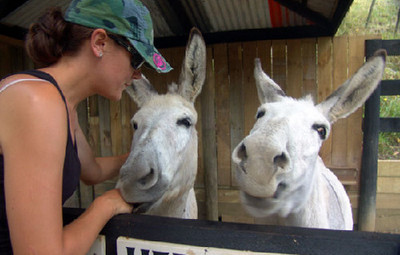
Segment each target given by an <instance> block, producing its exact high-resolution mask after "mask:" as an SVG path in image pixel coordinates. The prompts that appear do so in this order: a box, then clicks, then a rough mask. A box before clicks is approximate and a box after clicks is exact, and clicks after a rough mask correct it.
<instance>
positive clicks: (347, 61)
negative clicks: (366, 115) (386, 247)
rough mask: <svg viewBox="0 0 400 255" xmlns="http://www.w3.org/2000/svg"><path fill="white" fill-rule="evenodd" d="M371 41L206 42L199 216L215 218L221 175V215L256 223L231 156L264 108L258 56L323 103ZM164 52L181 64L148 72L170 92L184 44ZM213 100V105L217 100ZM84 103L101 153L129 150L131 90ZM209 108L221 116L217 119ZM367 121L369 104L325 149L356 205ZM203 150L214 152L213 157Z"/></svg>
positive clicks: (277, 76) (93, 191) (283, 81)
mask: <svg viewBox="0 0 400 255" xmlns="http://www.w3.org/2000/svg"><path fill="white" fill-rule="evenodd" d="M365 39H366V38H365V37H335V38H311V39H295V40H274V41H255V42H243V43H240V42H239V43H226V44H216V45H208V46H207V80H206V85H205V87H204V89H203V91H202V93H201V95H200V96H199V98H198V100H197V102H196V109H197V111H198V113H199V116H201V117H200V118H199V123H198V124H197V130H198V134H199V168H198V175H197V179H196V194H197V197H198V200H199V212H200V215H199V217H200V218H203V219H204V218H207V217H210V216H209V215H210V212H207V209H206V206H205V202H206V200H207V199H206V197H210V196H212V191H211V193H208V194H207V192H206V191H205V186H206V183H205V179H207V178H209V177H207V174H210V173H216V177H217V184H218V190H217V191H216V190H215V191H214V193H215V196H216V197H217V198H216V199H217V201H216V202H217V207H218V208H217V215H214V216H213V217H214V219H215V217H218V218H219V220H222V221H236V222H253V221H254V220H253V219H252V218H251V217H249V216H248V215H247V214H246V213H245V212H244V211H243V208H242V207H241V205H240V201H239V197H238V194H239V192H238V189H237V184H236V181H235V178H234V174H233V170H234V166H233V165H232V162H231V152H232V150H233V148H234V147H235V146H236V145H237V144H238V143H239V142H240V140H241V139H242V138H243V137H244V136H245V134H247V133H249V131H250V129H251V128H252V126H253V124H254V116H255V113H256V110H257V107H258V106H259V101H258V96H257V90H256V87H255V82H254V77H253V68H254V58H255V57H259V58H260V59H261V61H262V65H263V69H264V70H265V72H266V73H268V74H269V75H270V76H271V77H272V78H273V79H274V80H275V81H276V82H277V83H278V84H280V85H281V86H282V88H284V90H285V91H286V93H287V94H288V95H290V96H293V97H295V98H299V97H302V96H305V95H311V96H312V98H313V99H314V100H315V101H316V102H320V101H322V100H323V99H324V98H326V96H328V95H329V94H330V93H331V92H332V91H333V90H334V89H336V88H337V87H338V86H339V85H341V84H342V83H343V82H344V81H345V80H346V79H347V78H348V77H349V75H351V74H353V73H354V72H355V71H356V70H357V69H358V68H359V67H360V66H361V65H362V63H363V62H364V40H365ZM161 52H162V54H163V55H164V56H165V57H166V58H167V59H168V61H169V62H170V63H171V65H172V66H173V67H174V68H175V69H174V70H173V71H172V72H170V73H168V74H166V75H162V74H157V73H155V72H153V71H151V70H146V69H144V70H143V73H144V74H145V75H146V77H147V78H148V79H149V80H150V81H151V82H152V83H153V84H154V86H155V88H156V89H157V90H158V91H159V92H160V93H165V92H166V90H167V84H169V83H171V82H174V81H177V80H178V77H179V73H180V65H181V62H182V60H183V55H184V48H170V49H164V50H161ZM213 99H214V100H213ZM210 100H212V101H213V103H211V104H210V103H209V102H210ZM85 103H86V105H88V106H89V107H87V106H86V105H85V106H84V107H82V109H83V114H82V115H85V116H87V117H88V119H87V121H86V122H87V127H88V137H89V141H90V142H91V145H92V146H93V148H94V150H95V151H96V153H97V155H110V154H120V153H125V152H127V151H129V146H130V140H131V138H132V131H131V127H130V125H129V119H130V117H131V116H133V114H134V112H135V111H136V106H135V105H134V103H132V102H131V101H130V100H129V98H128V97H127V96H126V95H124V97H123V99H122V100H121V101H120V102H108V101H107V100H105V99H102V98H100V97H93V98H90V99H89V100H88V101H87V102H85ZM86 108H88V113H86V111H85V109H86ZM210 114H211V116H215V118H210ZM361 121H362V110H359V111H357V112H356V113H355V114H353V115H351V116H350V117H349V118H347V119H345V120H339V121H338V122H337V123H335V125H334V126H333V129H332V132H331V135H330V138H329V139H328V140H327V141H326V142H325V143H324V145H323V147H322V149H321V153H320V154H321V156H322V157H323V159H324V161H325V163H326V165H327V166H329V167H331V168H332V169H334V171H335V173H337V174H338V175H339V176H340V178H341V180H342V181H343V183H344V184H346V188H347V190H348V192H349V194H350V196H351V199H352V202H353V204H354V205H357V197H358V186H357V184H358V176H359V171H360V162H361V143H362V132H361ZM213 140H214V143H212V141H213ZM204 145H206V146H207V147H204ZM210 146H213V147H212V148H210ZM203 151H205V152H206V153H207V156H206V157H205V156H204V155H205V153H204V152H203ZM211 160H214V162H211ZM114 185H115V180H112V181H108V182H105V183H103V184H100V185H96V186H94V187H89V188H88V187H86V186H85V185H81V190H80V193H81V194H80V196H79V197H80V206H83V207H85V206H87V204H88V203H90V201H91V199H92V198H93V197H95V196H97V195H100V194H102V193H103V192H104V191H106V190H108V189H110V188H112V187H113V186H114ZM88 192H89V195H88ZM214 202H215V201H214ZM355 209H356V208H355ZM207 215H208V216H207Z"/></svg>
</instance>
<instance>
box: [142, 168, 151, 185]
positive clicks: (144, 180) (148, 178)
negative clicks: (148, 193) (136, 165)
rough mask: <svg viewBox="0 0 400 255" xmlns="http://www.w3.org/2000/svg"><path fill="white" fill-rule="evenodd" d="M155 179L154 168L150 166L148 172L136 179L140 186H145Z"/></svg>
mask: <svg viewBox="0 0 400 255" xmlns="http://www.w3.org/2000/svg"><path fill="white" fill-rule="evenodd" d="M154 179H155V175H154V169H153V168H151V169H150V172H149V173H148V174H147V175H145V176H144V177H142V178H140V179H139V180H138V182H139V183H140V184H141V185H142V186H147V185H151V183H153V182H154Z"/></svg>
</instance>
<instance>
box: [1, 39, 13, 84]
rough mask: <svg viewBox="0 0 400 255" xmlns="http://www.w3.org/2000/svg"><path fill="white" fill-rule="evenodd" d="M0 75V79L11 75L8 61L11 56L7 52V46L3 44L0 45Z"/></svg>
mask: <svg viewBox="0 0 400 255" xmlns="http://www.w3.org/2000/svg"><path fill="white" fill-rule="evenodd" d="M0 56H1V58H0V75H1V77H3V76H5V75H7V74H10V73H11V68H10V61H11V56H10V51H9V46H8V45H7V44H4V43H0Z"/></svg>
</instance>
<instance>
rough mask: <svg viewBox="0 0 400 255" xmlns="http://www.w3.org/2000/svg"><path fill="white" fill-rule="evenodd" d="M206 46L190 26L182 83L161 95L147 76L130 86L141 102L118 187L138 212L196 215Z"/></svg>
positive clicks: (184, 215)
mask: <svg viewBox="0 0 400 255" xmlns="http://www.w3.org/2000/svg"><path fill="white" fill-rule="evenodd" d="M205 73H206V46H205V43H204V40H203V38H202V36H201V33H200V31H198V30H197V29H192V31H191V34H190V38H189V42H188V45H187V47H186V53H185V59H184V61H183V65H182V70H181V74H180V78H179V84H178V85H177V84H171V85H170V86H169V92H168V93H167V94H165V95H159V94H158V93H157V92H156V91H155V90H154V88H153V86H152V85H151V84H150V83H149V81H148V80H147V79H146V78H145V77H143V78H142V79H140V80H136V81H134V82H133V85H132V87H130V88H128V90H127V91H128V93H129V95H130V96H131V97H132V98H133V100H134V101H135V102H136V103H137V105H138V106H139V108H140V109H139V110H138V112H136V114H135V115H134V116H133V118H132V120H131V123H132V125H133V128H134V129H135V133H134V136H133V141H132V148H131V152H130V155H129V157H128V159H127V160H126V162H125V164H124V165H123V166H122V168H121V170H120V177H119V180H118V183H117V188H119V189H120V190H121V193H122V196H123V197H124V199H125V200H126V201H128V202H130V203H134V205H135V208H134V212H136V213H144V214H149V215H158V216H167V217H176V218H191V219H196V218H197V203H196V197H195V193H194V189H193V186H194V181H195V178H196V173H197V131H196V128H195V125H196V122H197V113H196V110H195V108H194V101H195V99H196V97H197V96H198V94H199V93H200V91H201V88H202V86H203V83H204V80H205V76H206V74H205Z"/></svg>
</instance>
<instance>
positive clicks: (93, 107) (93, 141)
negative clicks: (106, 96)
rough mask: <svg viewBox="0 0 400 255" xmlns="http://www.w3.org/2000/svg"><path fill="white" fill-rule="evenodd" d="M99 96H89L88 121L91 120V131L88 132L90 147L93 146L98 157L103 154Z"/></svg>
mask: <svg viewBox="0 0 400 255" xmlns="http://www.w3.org/2000/svg"><path fill="white" fill-rule="evenodd" d="M98 97H99V96H91V97H89V99H88V100H89V109H88V111H89V113H88V122H89V132H88V137H87V139H88V142H89V145H90V147H91V148H92V150H93V152H94V155H95V156H96V157H99V156H101V146H100V123H99V105H98Z"/></svg>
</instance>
